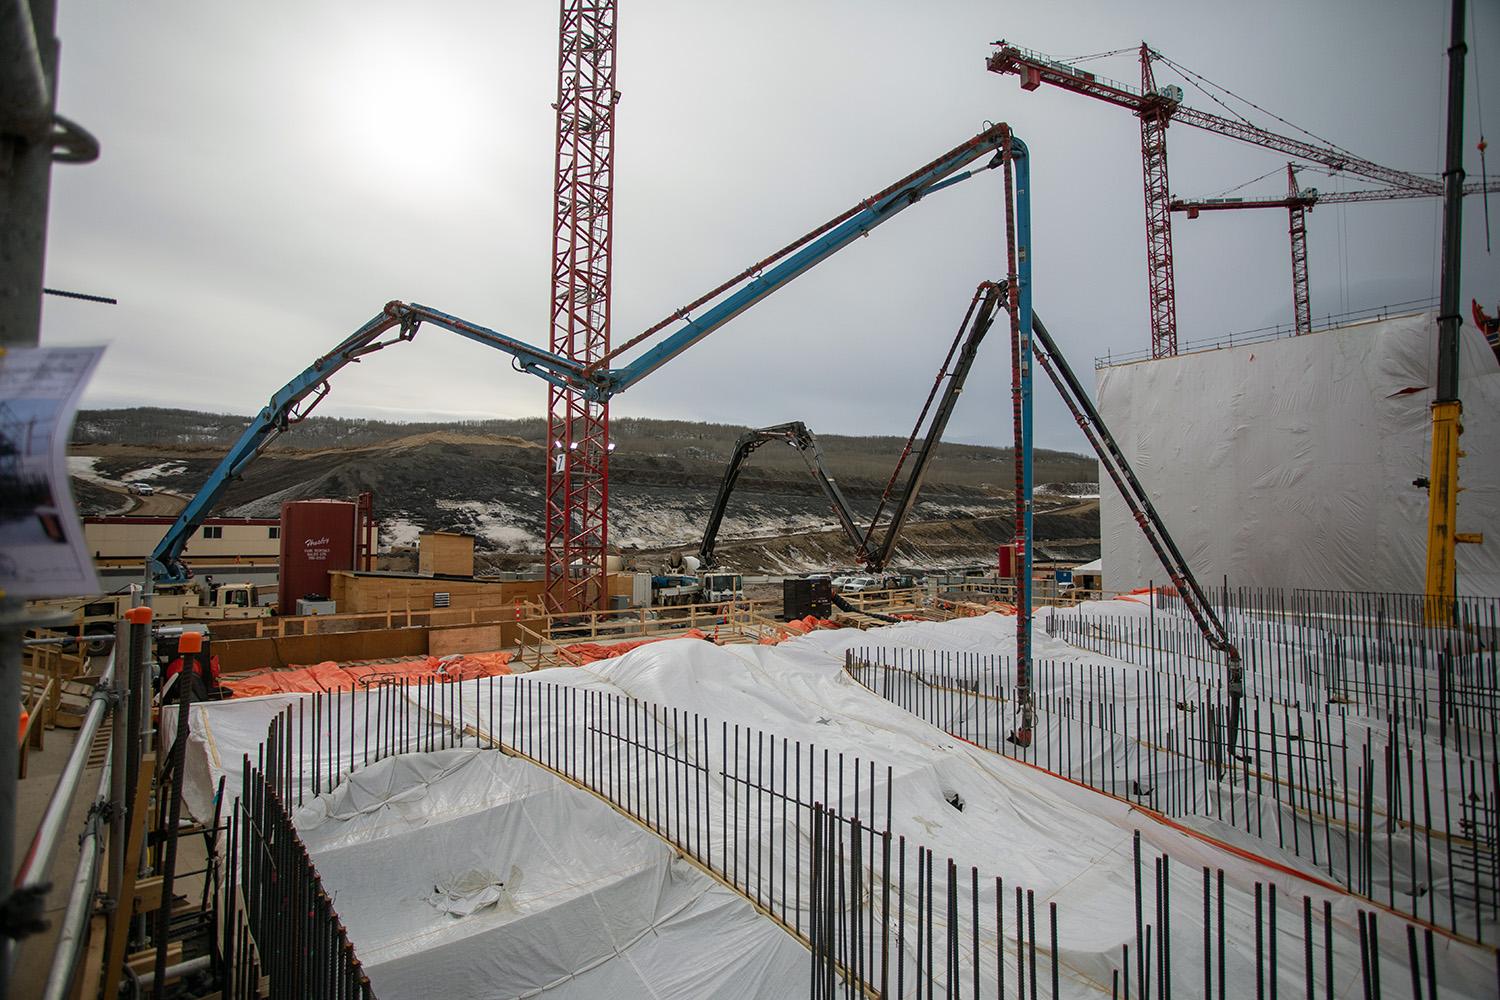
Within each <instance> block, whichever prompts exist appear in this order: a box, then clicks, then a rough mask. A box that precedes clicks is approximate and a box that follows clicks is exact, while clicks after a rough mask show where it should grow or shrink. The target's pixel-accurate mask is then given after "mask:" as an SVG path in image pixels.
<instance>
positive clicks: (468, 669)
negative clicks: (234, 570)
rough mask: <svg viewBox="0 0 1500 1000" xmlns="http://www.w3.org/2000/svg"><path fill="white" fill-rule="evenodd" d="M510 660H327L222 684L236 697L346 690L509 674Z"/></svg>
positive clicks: (482, 656)
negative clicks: (343, 663)
mask: <svg viewBox="0 0 1500 1000" xmlns="http://www.w3.org/2000/svg"><path fill="white" fill-rule="evenodd" d="M510 660H511V654H509V653H464V654H462V655H461V656H459V657H457V658H454V659H450V660H447V661H446V662H444V661H443V660H440V659H438V658H437V657H436V656H424V657H420V658H418V659H411V660H397V661H395V662H394V663H368V664H361V665H355V666H347V667H343V666H339V664H337V663H334V662H333V661H332V660H327V661H324V662H323V663H315V664H313V665H312V666H308V667H295V668H292V669H290V670H275V669H271V670H261V671H257V672H255V673H251V674H243V675H241V676H239V677H234V678H230V679H228V680H225V681H223V682H222V684H221V685H220V686H221V687H224V688H228V689H229V690H230V691H231V692H233V694H234V696H235V697H236V698H250V697H254V696H255V695H262V694H294V693H297V692H308V693H311V692H315V691H347V690H349V689H350V688H352V687H358V686H370V685H372V684H376V683H381V682H384V681H388V680H390V681H394V680H408V681H419V682H420V681H437V682H439V683H448V682H450V681H471V680H474V679H475V678H476V677H492V676H495V675H504V674H509V673H510V666H509V663H510Z"/></svg>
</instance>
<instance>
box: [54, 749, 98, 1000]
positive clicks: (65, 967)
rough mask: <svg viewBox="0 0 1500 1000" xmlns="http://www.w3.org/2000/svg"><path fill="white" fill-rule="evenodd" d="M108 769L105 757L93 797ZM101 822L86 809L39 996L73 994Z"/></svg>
mask: <svg viewBox="0 0 1500 1000" xmlns="http://www.w3.org/2000/svg"><path fill="white" fill-rule="evenodd" d="M112 770H113V769H112V767H111V762H110V761H107V760H106V761H105V762H104V772H103V773H102V774H101V775H100V776H99V796H98V800H97V801H100V802H103V801H104V800H105V798H106V796H108V795H109V789H110V781H111V777H112V775H111V773H110V772H111V771H112ZM103 825H104V824H103V822H102V821H101V819H100V817H99V814H98V813H96V812H90V813H89V818H88V822H87V823H86V824H85V826H84V828H83V838H82V840H80V842H79V857H78V873H77V874H76V875H74V876H73V891H72V892H71V893H69V894H68V908H67V909H66V910H65V911H63V919H62V925H61V927H60V928H59V930H58V935H57V946H56V949H55V950H54V951H53V953H52V968H51V969H50V970H49V971H48V973H47V983H46V985H45V986H44V987H43V988H42V1000H66V998H68V997H71V996H72V995H73V979H74V977H75V976H76V975H77V974H78V962H79V959H81V958H82V957H83V954H84V947H85V945H86V944H87V943H88V923H89V917H90V916H92V915H93V912H94V896H95V893H96V892H97V891H98V889H99V858H100V856H101V855H102V854H103V847H102V845H101V844H100V843H99V831H100V829H101V828H102V827H103Z"/></svg>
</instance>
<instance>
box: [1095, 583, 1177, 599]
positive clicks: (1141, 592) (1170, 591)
mask: <svg viewBox="0 0 1500 1000" xmlns="http://www.w3.org/2000/svg"><path fill="white" fill-rule="evenodd" d="M1149 594H1160V595H1161V596H1162V597H1176V596H1178V595H1177V588H1176V587H1173V586H1170V585H1164V586H1161V587H1137V588H1135V589H1134V590H1127V591H1126V592H1125V593H1123V594H1116V595H1115V596H1114V597H1113V598H1111V600H1115V601H1132V602H1134V603H1136V604H1140V603H1141V602H1140V601H1137V600H1136V598H1137V597H1145V596H1147V595H1149Z"/></svg>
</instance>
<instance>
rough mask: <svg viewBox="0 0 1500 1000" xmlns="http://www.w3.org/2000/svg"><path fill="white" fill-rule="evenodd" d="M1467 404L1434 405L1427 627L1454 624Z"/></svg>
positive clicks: (1452, 401) (1429, 505)
mask: <svg viewBox="0 0 1500 1000" xmlns="http://www.w3.org/2000/svg"><path fill="white" fill-rule="evenodd" d="M1462 418H1463V403H1461V402H1459V401H1458V400H1456V399H1455V400H1443V401H1440V402H1436V403H1433V404H1432V467H1431V476H1430V477H1429V485H1428V487H1427V623H1428V624H1429V625H1445V624H1447V623H1449V622H1451V621H1452V620H1453V597H1454V594H1455V593H1456V591H1457V585H1458V567H1457V565H1456V557H1455V552H1454V546H1455V543H1456V542H1457V537H1456V536H1457V526H1458V455H1459V450H1458V436H1459V435H1460V434H1462V433H1463V423H1462Z"/></svg>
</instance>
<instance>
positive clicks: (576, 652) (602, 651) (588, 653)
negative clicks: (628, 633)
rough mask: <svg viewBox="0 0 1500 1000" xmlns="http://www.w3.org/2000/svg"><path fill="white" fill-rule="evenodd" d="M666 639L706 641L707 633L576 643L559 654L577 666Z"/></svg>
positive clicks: (690, 631)
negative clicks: (606, 642) (623, 640)
mask: <svg viewBox="0 0 1500 1000" xmlns="http://www.w3.org/2000/svg"><path fill="white" fill-rule="evenodd" d="M667 639H708V640H709V641H710V642H712V641H713V640H712V639H710V638H709V635H708V633H707V632H704V631H702V630H701V629H696V628H690V629H688V630H687V631H686V632H684V633H682V634H681V635H664V636H660V637H658V638H655V639H628V640H626V641H625V642H615V643H610V644H608V645H605V644H602V643H597V642H577V643H574V644H573V645H571V646H563V647H562V648H561V649H560V650H559V652H561V653H562V654H563V659H565V660H569V661H571V662H573V663H574V664H575V665H577V666H582V665H583V664H585V663H595V662H597V661H599V660H608V659H610V658H612V657H616V656H621V655H623V654H625V653H628V652H630V651H631V650H632V649H635V648H636V647H637V646H645V645H647V644H648V643H653V642H665V641H666V640H667Z"/></svg>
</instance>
